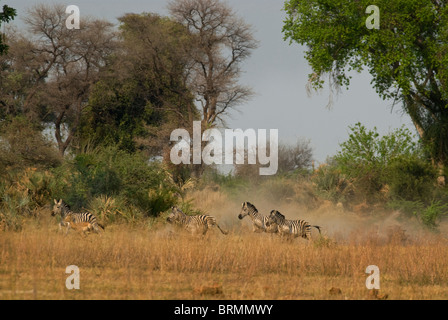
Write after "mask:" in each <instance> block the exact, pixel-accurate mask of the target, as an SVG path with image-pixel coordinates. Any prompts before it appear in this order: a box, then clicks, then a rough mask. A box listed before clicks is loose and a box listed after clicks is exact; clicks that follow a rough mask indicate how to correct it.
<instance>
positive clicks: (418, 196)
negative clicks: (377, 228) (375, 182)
mask: <svg viewBox="0 0 448 320" xmlns="http://www.w3.org/2000/svg"><path fill="white" fill-rule="evenodd" d="M436 178H437V171H436V169H435V168H434V167H433V166H432V165H431V164H430V163H428V162H425V161H423V160H421V159H418V158H414V157H409V158H404V157H399V158H395V159H393V160H392V161H391V163H390V165H389V166H388V168H387V174H386V176H385V179H384V180H385V183H387V184H388V186H389V195H390V197H391V199H401V200H408V201H415V200H421V201H426V200H427V199H429V198H430V197H431V196H432V192H433V189H434V184H435V182H436Z"/></svg>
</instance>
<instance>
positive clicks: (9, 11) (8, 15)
mask: <svg viewBox="0 0 448 320" xmlns="http://www.w3.org/2000/svg"><path fill="white" fill-rule="evenodd" d="M16 15H17V13H16V9H14V8H11V7H9V6H7V5H6V4H5V5H3V11H2V12H0V26H1V25H2V23H3V22H5V23H8V22H9V21H11V20H14V17H15V16H16ZM0 35H1V34H0ZM7 51H8V45H7V44H5V43H4V42H3V37H2V36H0V55H2V54H3V53H6V52H7Z"/></svg>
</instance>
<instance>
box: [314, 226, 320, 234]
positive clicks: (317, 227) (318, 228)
mask: <svg viewBox="0 0 448 320" xmlns="http://www.w3.org/2000/svg"><path fill="white" fill-rule="evenodd" d="M312 227H314V228H316V229H317V230H319V234H322V232H320V227H319V226H312Z"/></svg>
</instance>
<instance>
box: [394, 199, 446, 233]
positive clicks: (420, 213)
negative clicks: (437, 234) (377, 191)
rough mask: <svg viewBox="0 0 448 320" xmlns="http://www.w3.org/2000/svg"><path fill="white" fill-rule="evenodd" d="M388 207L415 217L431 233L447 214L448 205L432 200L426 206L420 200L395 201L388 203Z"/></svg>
mask: <svg viewBox="0 0 448 320" xmlns="http://www.w3.org/2000/svg"><path fill="white" fill-rule="evenodd" d="M388 207H389V208H391V209H396V210H397V209H398V210H400V211H402V212H404V213H406V214H408V215H413V216H415V217H417V219H419V220H420V221H421V222H422V224H423V225H424V226H426V227H428V228H429V229H431V230H433V231H435V230H436V228H437V226H438V223H439V221H440V219H441V218H442V217H443V216H446V215H447V214H448V203H446V201H441V200H432V201H430V202H429V203H428V204H425V203H424V202H423V201H420V200H418V201H407V200H396V201H391V202H389V204H388Z"/></svg>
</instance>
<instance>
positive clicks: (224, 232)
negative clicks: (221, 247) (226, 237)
mask: <svg viewBox="0 0 448 320" xmlns="http://www.w3.org/2000/svg"><path fill="white" fill-rule="evenodd" d="M216 226H217V227H218V229H219V230H220V231H221V232H222V233H223V234H228V233H229V232H228V231H224V230H222V229H221V227H220V226H219V224H216Z"/></svg>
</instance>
